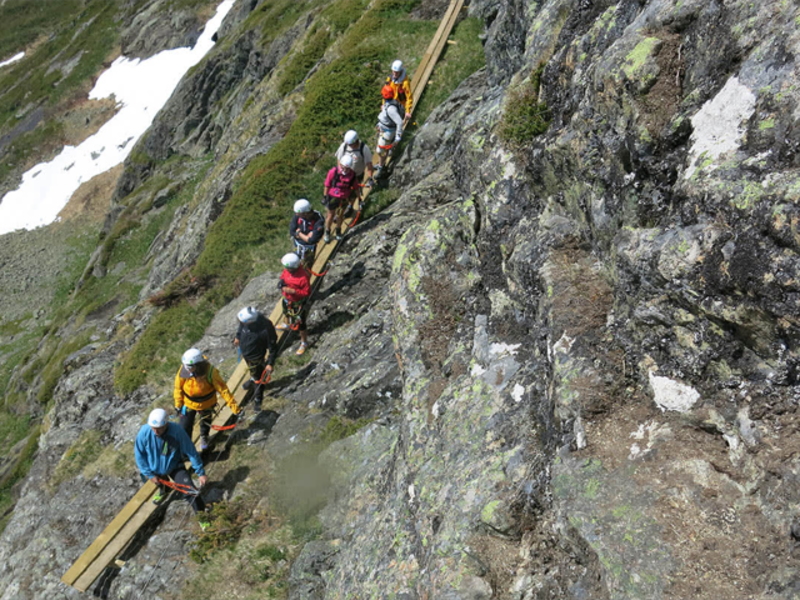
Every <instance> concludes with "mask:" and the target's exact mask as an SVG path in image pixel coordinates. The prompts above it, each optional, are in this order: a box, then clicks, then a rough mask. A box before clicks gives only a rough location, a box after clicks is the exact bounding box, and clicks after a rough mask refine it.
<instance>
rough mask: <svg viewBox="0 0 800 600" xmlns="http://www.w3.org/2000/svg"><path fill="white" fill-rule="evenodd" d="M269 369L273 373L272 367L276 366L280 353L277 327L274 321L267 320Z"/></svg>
mask: <svg viewBox="0 0 800 600" xmlns="http://www.w3.org/2000/svg"><path fill="white" fill-rule="evenodd" d="M266 330H267V338H268V339H267V368H268V369H269V370H270V371H272V367H273V366H274V365H275V359H276V358H277V356H275V355H276V354H277V351H278V332H277V331H275V325H273V324H272V321H270V320H269V319H267V326H266Z"/></svg>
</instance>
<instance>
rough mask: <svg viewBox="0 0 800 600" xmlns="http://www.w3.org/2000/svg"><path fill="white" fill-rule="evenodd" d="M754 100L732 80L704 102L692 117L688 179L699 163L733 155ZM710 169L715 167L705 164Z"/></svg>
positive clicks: (753, 109) (753, 96)
mask: <svg viewBox="0 0 800 600" xmlns="http://www.w3.org/2000/svg"><path fill="white" fill-rule="evenodd" d="M755 106H756V97H755V94H753V92H751V91H750V88H748V87H747V86H745V85H743V84H741V83H739V79H738V78H737V77H731V78H730V79H729V80H728V82H727V83H726V84H725V87H723V88H722V89H721V90H720V91H719V93H718V94H717V95H716V96H715V97H714V98H712V99H711V100H709V101H708V102H706V103H705V104H704V105H703V107H702V108H701V109H700V110H699V111H697V114H696V115H695V116H693V117H692V127H693V128H694V131H693V132H692V141H693V145H692V148H691V149H690V150H689V156H690V158H691V160H690V163H689V168H687V169H686V173H685V174H684V178H685V179H689V178H690V177H691V176H692V175H694V173H695V171H697V169H698V162H700V161H701V160H702V161H705V160H708V159H711V160H716V159H717V158H719V157H720V156H722V155H723V154H726V153H728V152H733V151H734V150H736V149H737V148H738V147H739V145H740V144H741V142H742V138H743V137H744V133H745V127H744V124H745V122H746V121H747V120H748V119H749V118H750V116H751V115H752V114H753V111H755ZM708 168H709V169H710V170H713V169H715V168H716V167H715V166H714V165H708Z"/></svg>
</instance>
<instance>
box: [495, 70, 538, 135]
mask: <svg viewBox="0 0 800 600" xmlns="http://www.w3.org/2000/svg"><path fill="white" fill-rule="evenodd" d="M543 69H544V65H540V66H539V68H538V69H537V70H536V71H535V72H534V73H533V74H532V75H531V78H530V81H529V82H528V83H525V84H523V85H522V86H520V87H519V88H518V89H516V90H512V91H511V92H510V93H509V96H508V100H507V101H506V107H505V112H504V113H503V119H502V121H501V122H500V129H499V132H498V133H499V135H500V137H501V138H502V139H503V140H505V141H506V142H508V143H510V144H511V145H515V146H519V145H522V144H524V143H526V142H530V141H531V140H532V139H534V138H535V137H536V136H538V135H541V134H543V133H544V132H545V131H547V128H548V127H549V126H550V118H551V117H550V111H549V109H548V108H547V104H545V103H544V102H539V80H540V78H541V75H542V71H543Z"/></svg>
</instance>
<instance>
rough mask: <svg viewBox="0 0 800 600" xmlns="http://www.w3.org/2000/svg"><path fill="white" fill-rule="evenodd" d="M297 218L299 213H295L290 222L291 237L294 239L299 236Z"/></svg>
mask: <svg viewBox="0 0 800 600" xmlns="http://www.w3.org/2000/svg"><path fill="white" fill-rule="evenodd" d="M297 220H298V219H297V215H294V216H293V217H292V220H291V222H290V223H289V237H291V238H292V239H294V238H296V237H297Z"/></svg>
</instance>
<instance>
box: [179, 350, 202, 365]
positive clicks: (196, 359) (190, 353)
mask: <svg viewBox="0 0 800 600" xmlns="http://www.w3.org/2000/svg"><path fill="white" fill-rule="evenodd" d="M181 362H182V363H183V364H184V365H186V366H187V367H192V366H194V365H197V364H200V363H201V362H206V357H205V356H203V353H202V352H200V350H198V349H197V348H189V349H188V350H187V351H186V352H184V353H183V356H182V357H181Z"/></svg>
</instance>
